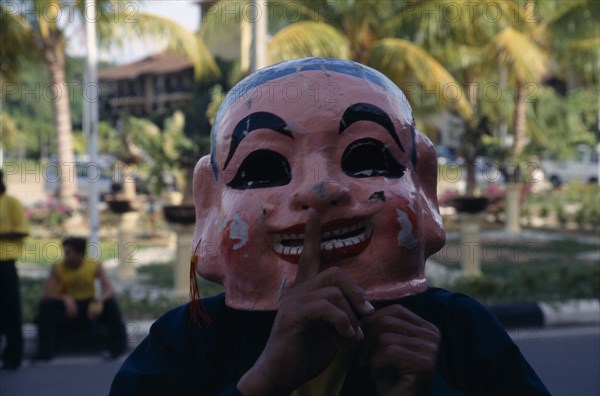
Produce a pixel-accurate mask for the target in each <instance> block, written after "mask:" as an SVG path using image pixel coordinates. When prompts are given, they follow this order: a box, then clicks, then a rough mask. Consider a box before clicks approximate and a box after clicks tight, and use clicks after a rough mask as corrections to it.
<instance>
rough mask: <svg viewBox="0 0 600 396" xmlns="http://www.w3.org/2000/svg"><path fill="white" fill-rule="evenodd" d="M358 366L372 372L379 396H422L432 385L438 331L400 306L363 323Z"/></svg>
mask: <svg viewBox="0 0 600 396" xmlns="http://www.w3.org/2000/svg"><path fill="white" fill-rule="evenodd" d="M361 326H362V327H363V329H364V331H365V342H364V345H363V350H362V355H361V363H362V364H363V365H365V366H366V367H367V368H369V369H370V370H371V377H372V378H373V380H374V381H375V385H376V387H377V392H378V394H379V396H392V395H422V394H425V393H426V392H427V389H428V388H429V386H431V383H432V381H433V377H434V371H435V362H436V357H437V350H438V345H439V339H440V334H439V330H438V329H437V327H435V326H434V325H433V324H431V323H429V322H427V321H426V320H424V319H423V318H421V317H419V316H418V315H416V314H414V313H413V312H411V311H409V310H408V309H406V308H405V307H403V306H402V305H399V304H394V305H390V306H387V307H385V308H382V309H379V310H377V311H376V312H375V313H374V314H373V315H371V316H369V317H367V318H365V319H363V320H362V321H361Z"/></svg>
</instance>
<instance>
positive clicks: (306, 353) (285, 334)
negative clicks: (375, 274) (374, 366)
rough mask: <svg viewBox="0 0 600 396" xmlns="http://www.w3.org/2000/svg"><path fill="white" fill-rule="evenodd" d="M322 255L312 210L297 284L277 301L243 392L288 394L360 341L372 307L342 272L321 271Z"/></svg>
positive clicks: (334, 269)
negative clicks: (362, 321)
mask: <svg viewBox="0 0 600 396" xmlns="http://www.w3.org/2000/svg"><path fill="white" fill-rule="evenodd" d="M320 255H321V225H320V221H319V216H318V214H317V212H316V211H315V210H312V209H311V210H309V218H308V221H307V223H306V229H305V234H304V250H303V253H302V257H301V259H300V262H299V264H298V273H297V276H296V281H295V283H294V285H293V287H291V288H290V289H288V290H286V291H285V292H284V293H283V295H282V297H281V301H280V305H279V309H278V311H277V316H276V318H275V322H274V323H273V327H272V329H271V335H270V336H269V339H268V341H267V345H266V346H265V349H264V350H263V352H262V354H261V355H260V357H259V359H258V361H257V362H256V363H255V364H254V366H253V367H252V368H251V369H250V370H249V371H248V372H247V373H246V374H245V375H244V376H243V377H242V379H240V382H239V383H238V389H239V390H240V392H241V393H242V394H244V395H246V396H251V395H265V394H269V395H280V394H289V393H291V392H292V391H293V390H294V389H296V388H298V387H299V386H300V385H302V384H304V383H305V382H307V381H309V380H310V379H311V378H314V377H315V376H317V375H318V374H320V373H321V372H322V371H323V370H325V369H326V368H327V366H328V365H329V364H330V363H331V361H332V360H333V358H334V357H335V355H336V353H337V350H338V345H339V341H340V340H341V339H346V340H350V341H356V342H358V341H362V339H363V338H364V335H363V332H362V330H361V329H360V326H359V318H360V317H365V316H368V315H369V314H371V313H372V312H373V311H374V309H373V306H372V305H371V304H370V303H369V302H368V301H367V300H366V298H365V295H364V291H363V290H362V289H361V288H360V287H358V286H357V285H356V284H355V283H354V282H353V281H352V280H351V279H350V277H349V276H348V275H347V274H346V273H345V272H344V271H342V270H341V269H340V268H338V267H331V268H328V269H327V270H325V271H323V272H319V271H320V264H321V263H320Z"/></svg>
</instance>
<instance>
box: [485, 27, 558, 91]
mask: <svg viewBox="0 0 600 396" xmlns="http://www.w3.org/2000/svg"><path fill="white" fill-rule="evenodd" d="M484 53H485V57H484V58H485V59H487V60H488V62H490V63H491V65H490V68H493V67H494V65H495V66H499V67H503V68H506V69H507V70H508V72H509V75H510V76H512V77H513V78H514V79H516V80H520V81H527V82H537V81H540V80H541V79H542V78H543V77H544V75H545V74H546V72H547V63H548V58H547V56H546V55H545V54H544V52H543V51H542V49H541V48H540V47H539V46H538V45H537V44H536V43H534V42H533V41H532V40H530V38H529V37H527V36H526V35H525V34H523V33H521V32H519V31H517V30H515V29H513V28H510V27H509V28H505V29H504V30H502V31H501V32H500V33H498V34H497V35H496V36H495V37H494V39H493V40H492V42H491V43H490V44H489V45H488V47H487V48H486V49H485V50H484Z"/></svg>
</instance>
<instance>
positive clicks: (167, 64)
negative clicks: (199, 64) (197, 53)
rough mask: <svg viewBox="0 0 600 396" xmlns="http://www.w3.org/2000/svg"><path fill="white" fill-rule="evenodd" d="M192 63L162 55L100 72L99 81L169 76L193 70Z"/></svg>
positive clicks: (175, 56) (174, 55)
mask: <svg viewBox="0 0 600 396" xmlns="http://www.w3.org/2000/svg"><path fill="white" fill-rule="evenodd" d="M191 67H193V66H192V63H191V62H190V61H189V60H187V59H185V58H184V57H183V56H181V55H176V54H172V53H162V54H156V55H152V56H149V57H147V58H144V59H142V60H139V61H137V62H133V63H128V64H125V65H120V66H115V67H111V68H108V69H104V70H101V71H100V72H98V79H99V80H103V81H108V80H133V79H135V78H137V77H139V76H141V75H144V74H167V73H174V72H178V71H181V70H185V69H188V68H191Z"/></svg>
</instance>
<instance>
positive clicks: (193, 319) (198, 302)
mask: <svg viewBox="0 0 600 396" xmlns="http://www.w3.org/2000/svg"><path fill="white" fill-rule="evenodd" d="M198 245H200V241H198V243H197V244H196V248H195V249H194V254H192V257H191V259H190V305H189V307H190V313H189V314H190V323H191V324H194V325H196V326H198V328H200V329H201V328H202V323H201V321H200V320H199V318H200V319H202V322H204V323H205V324H206V326H210V324H211V323H212V319H211V317H210V314H209V313H208V311H207V310H206V307H205V306H204V304H203V303H202V298H200V291H199V290H198V280H197V276H196V262H197V261H198V256H197V255H196V254H195V253H196V250H197V249H198Z"/></svg>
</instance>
